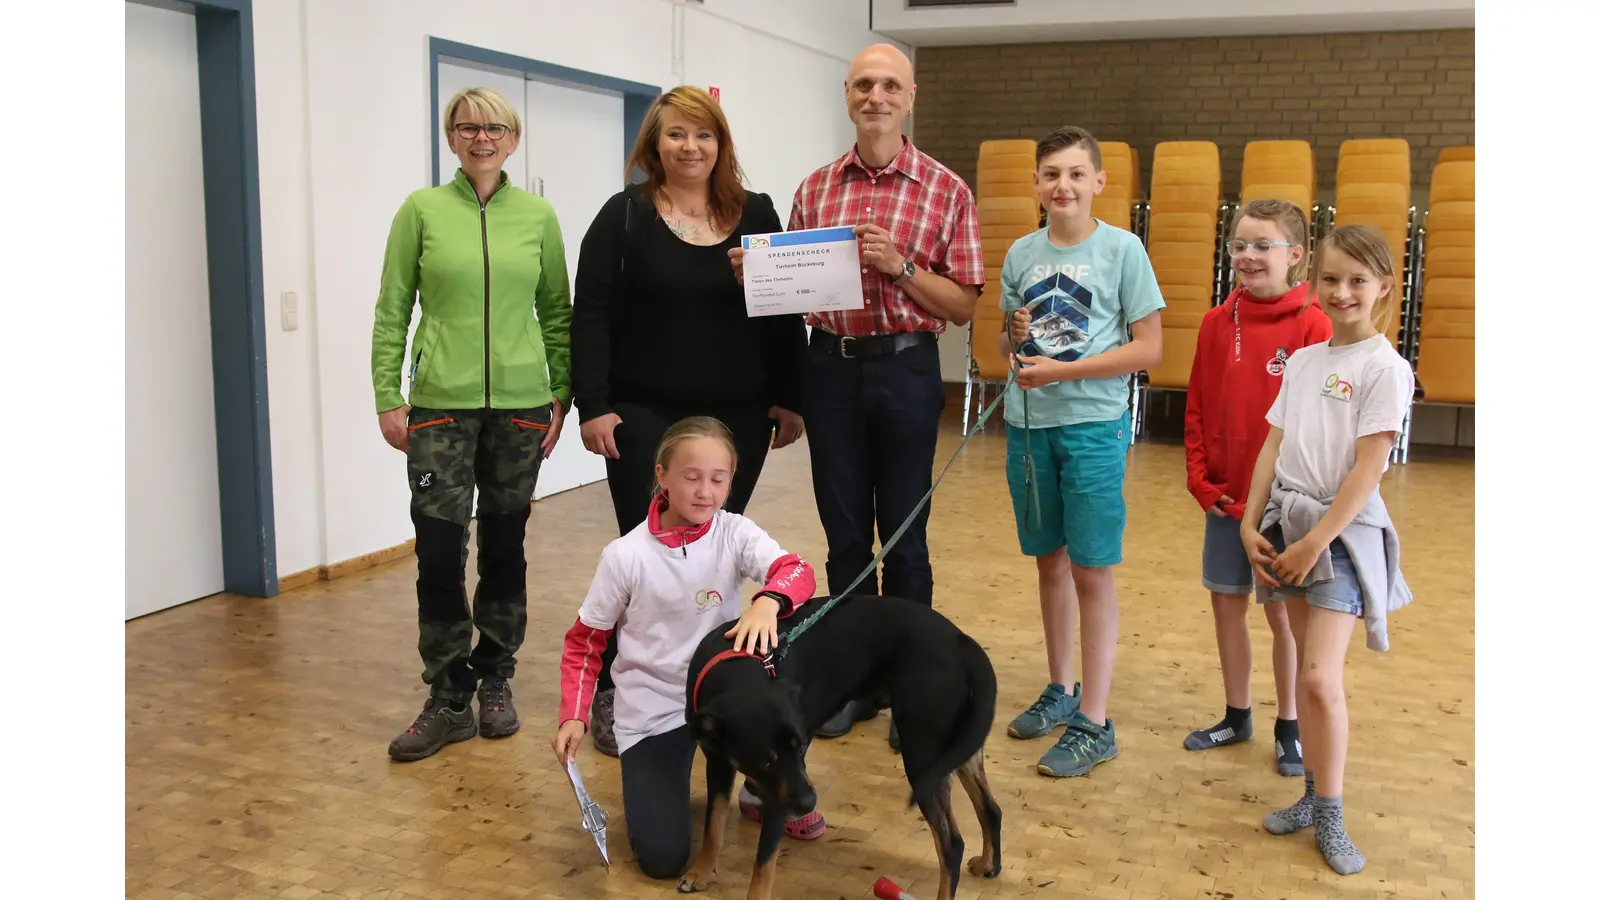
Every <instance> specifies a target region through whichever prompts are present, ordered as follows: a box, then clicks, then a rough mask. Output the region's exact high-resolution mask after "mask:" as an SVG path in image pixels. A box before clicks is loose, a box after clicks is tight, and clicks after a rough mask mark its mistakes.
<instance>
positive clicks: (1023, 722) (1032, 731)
mask: <svg viewBox="0 0 1600 900" xmlns="http://www.w3.org/2000/svg"><path fill="white" fill-rule="evenodd" d="M1082 688H1083V686H1082V685H1079V684H1074V685H1073V686H1072V693H1071V694H1068V693H1067V689H1066V688H1065V687H1063V686H1061V685H1059V684H1052V685H1050V686H1048V687H1046V688H1045V689H1044V693H1042V694H1040V695H1039V699H1037V700H1035V701H1033V705H1032V706H1030V707H1028V708H1027V710H1026V711H1024V712H1023V713H1022V715H1020V716H1017V717H1016V718H1015V719H1012V720H1011V727H1010V728H1007V729H1006V734H1009V735H1011V736H1012V737H1014V738H1021V739H1022V740H1025V741H1031V740H1033V739H1034V738H1040V737H1044V736H1045V735H1047V734H1049V733H1050V732H1052V731H1055V730H1056V729H1057V728H1060V727H1061V726H1063V725H1065V724H1067V722H1068V721H1070V720H1071V719H1072V714H1073V713H1075V712H1077V711H1078V694H1079V692H1080V691H1081V690H1082Z"/></svg>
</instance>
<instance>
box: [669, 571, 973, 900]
mask: <svg viewBox="0 0 1600 900" xmlns="http://www.w3.org/2000/svg"><path fill="white" fill-rule="evenodd" d="M823 602H825V599H824V598H817V599H815V600H812V601H810V602H809V603H808V604H806V606H804V607H801V609H800V611H799V613H798V614H797V615H795V616H794V617H793V618H792V619H790V620H787V621H785V622H784V623H783V629H782V631H783V632H784V633H786V632H787V629H789V628H793V627H794V626H795V625H796V624H798V622H799V621H800V620H804V619H805V618H806V615H807V613H808V612H810V611H811V610H813V609H816V608H820V607H821V605H822V603H823ZM725 630H726V629H723V628H718V629H716V630H715V631H713V632H712V633H711V634H709V635H707V636H706V638H705V640H703V641H701V642H700V646H699V648H698V649H697V650H696V651H695V654H694V658H693V659H692V660H691V661H690V663H689V691H688V696H687V707H688V708H687V716H688V721H689V730H690V733H691V734H692V735H693V736H694V738H695V740H696V741H697V742H698V743H699V745H700V749H701V751H702V752H703V753H704V754H705V758H706V786H707V802H706V823H705V835H704V840H703V842H702V844H701V847H700V851H699V852H698V853H697V854H695V856H694V859H693V861H692V862H691V864H690V867H689V871H688V872H687V873H686V874H685V875H684V876H683V878H682V880H681V881H680V882H679V883H678V890H679V891H683V892H689V891H699V890H704V889H705V888H706V887H707V885H708V884H709V882H710V879H711V874H712V873H713V872H714V871H716V868H717V862H718V856H719V853H720V851H721V849H722V842H723V829H724V827H725V826H726V824H727V819H728V803H729V798H730V796H731V794H732V793H733V783H734V777H735V772H736V771H737V772H740V773H743V774H744V775H745V776H747V777H748V778H749V780H750V781H751V783H752V784H753V786H754V787H755V790H756V793H757V795H758V796H759V797H760V798H761V803H762V810H763V815H762V822H761V838H760V842H759V844H758V847H757V849H756V864H755V872H754V875H753V876H752V878H751V882H750V889H749V893H748V897H749V898H752V900H766V898H768V897H770V896H771V894H772V885H773V880H774V877H775V875H776V871H777V854H778V844H779V841H780V840H781V838H782V837H783V825H784V820H785V818H786V816H787V815H790V814H794V815H803V814H805V813H808V812H810V811H811V810H812V809H814V808H815V807H816V802H817V795H816V792H815V790H813V789H812V786H811V782H810V779H809V778H808V777H807V775H806V765H805V751H806V748H807V746H808V745H809V744H810V742H811V736H812V735H813V734H814V733H815V732H816V730H817V729H818V728H820V727H821V726H822V724H823V723H824V722H825V721H827V719H828V717H829V716H830V715H832V714H833V713H834V712H836V711H837V710H838V709H839V708H840V707H841V706H843V705H844V703H845V701H847V700H851V699H858V698H859V699H865V700H868V701H869V702H875V701H880V700H882V699H883V698H887V700H888V705H889V707H890V708H891V709H893V711H894V721H895V723H896V725H897V726H898V727H899V731H900V745H901V750H900V752H901V758H902V761H903V763H904V765H905V773H906V780H907V781H909V782H910V784H911V801H912V802H913V803H915V804H916V805H917V806H918V807H920V808H921V810H922V815H923V818H925V819H926V820H927V822H928V827H929V828H930V829H931V830H932V831H933V840H934V845H935V846H936V847H937V848H938V857H939V862H940V867H939V868H940V873H939V875H940V877H939V900H950V898H952V897H954V896H955V892H956V885H957V883H958V882H959V881H960V877H961V856H962V853H963V851H964V849H965V846H964V844H963V841H962V839H961V832H960V830H959V829H958V828H957V827H956V820H955V816H954V810H952V809H951V807H950V779H951V776H952V775H956V776H958V777H960V779H961V785H962V787H964V788H965V789H966V792H967V796H968V797H969V798H971V800H972V805H973V807H974V808H975V809H976V810H977V814H978V822H979V823H980V824H981V827H982V829H983V855H982V856H979V857H976V858H974V859H973V860H972V862H971V863H970V865H969V867H968V868H969V869H970V871H971V872H972V873H973V874H975V875H983V876H984V877H988V878H993V877H994V876H996V875H998V874H999V873H1000V806H999V804H998V803H996V802H995V799H994V795H993V793H992V792H991V791H990V790H989V782H988V778H987V776H986V775H985V774H984V770H983V745H984V741H985V740H986V739H987V738H988V736H989V729H990V727H991V726H992V725H993V723H994V711H995V675H994V667H993V665H992V664H991V663H990V662H989V656H988V654H986V653H985V652H984V650H983V648H982V647H980V646H979V645H978V643H977V642H976V641H974V640H973V639H972V638H970V637H968V636H967V635H966V634H964V633H963V632H962V631H961V630H960V629H958V628H956V626H955V625H954V624H952V623H951V622H950V620H949V619H946V618H945V617H944V616H943V615H941V614H939V613H938V612H935V611H934V610H932V609H930V608H928V607H926V606H922V605H921V604H917V603H912V602H910V601H907V600H902V599H900V598H897V597H873V596H851V597H847V598H845V599H844V600H842V601H840V602H839V603H838V604H837V605H835V606H834V607H833V608H832V609H830V610H828V612H827V614H826V615H824V616H822V617H821V618H820V619H817V620H816V622H815V623H814V624H813V625H812V626H811V627H810V628H809V629H807V630H806V631H805V632H804V633H802V634H800V635H798V636H797V637H796V639H795V641H794V643H793V644H792V645H791V646H790V647H789V650H788V651H787V654H786V655H785V656H784V658H783V659H782V661H781V662H779V663H778V664H777V665H776V666H770V665H768V664H766V662H764V661H763V660H762V659H761V658H760V657H757V656H754V655H751V654H748V653H735V652H733V649H732V648H733V642H732V640H730V639H728V638H725V637H723V636H722V634H723V632H724V631H725Z"/></svg>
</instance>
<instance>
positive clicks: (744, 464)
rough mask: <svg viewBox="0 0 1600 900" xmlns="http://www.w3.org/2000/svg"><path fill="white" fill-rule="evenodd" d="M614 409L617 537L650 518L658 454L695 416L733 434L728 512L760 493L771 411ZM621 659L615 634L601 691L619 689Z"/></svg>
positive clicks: (609, 466)
mask: <svg viewBox="0 0 1600 900" xmlns="http://www.w3.org/2000/svg"><path fill="white" fill-rule="evenodd" d="M611 409H612V411H613V412H615V413H616V414H617V415H618V416H620V417H621V418H622V422H621V424H619V425H617V429H616V431H615V432H614V433H613V437H614V438H615V440H616V442H617V454H618V455H619V456H620V457H621V458H620V459H607V460H606V484H607V486H608V487H609V488H610V489H611V508H612V510H613V511H614V512H615V513H616V516H617V534H618V535H624V534H627V533H628V532H629V531H632V530H633V529H634V528H635V527H636V526H637V525H638V524H639V523H640V522H643V521H644V520H645V517H646V516H647V515H648V514H649V512H650V496H651V493H652V491H651V487H652V486H653V485H654V484H655V472H656V449H657V448H658V447H659V446H660V445H661V438H662V436H663V435H665V434H666V433H667V429H668V428H670V427H672V425H673V423H675V422H678V421H680V420H682V419H687V418H689V417H690V416H713V417H715V418H717V419H719V420H721V422H722V424H724V425H726V426H728V430H729V431H731V432H733V446H734V449H735V450H736V451H737V452H738V454H739V466H738V469H737V471H735V472H734V473H733V484H732V485H731V486H730V487H729V489H728V502H727V504H725V506H724V507H723V508H724V509H726V510H728V511H729V512H735V513H743V512H744V510H745V507H746V506H747V505H749V503H750V497H751V495H752V494H754V493H755V489H756V481H757V480H758V479H759V478H760V477H761V468H762V466H764V465H765V464H766V461H767V450H768V448H769V447H771V445H772V429H773V427H774V425H775V424H776V423H774V422H773V420H772V419H770V418H768V417H767V409H768V407H766V406H758V405H754V404H752V405H749V406H742V407H734V408H730V409H703V408H694V407H667V406H659V405H652V404H642V403H628V402H620V403H616V404H613V405H612V407H611ZM616 658H617V640H616V636H615V635H613V636H612V638H611V640H610V641H609V642H608V643H607V644H606V650H605V653H604V654H602V655H601V657H600V677H599V679H598V680H597V681H596V684H595V690H596V691H609V690H611V689H612V687H614V685H613V683H612V681H611V663H612V661H613V660H615V659H616Z"/></svg>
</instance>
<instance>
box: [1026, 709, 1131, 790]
mask: <svg viewBox="0 0 1600 900" xmlns="http://www.w3.org/2000/svg"><path fill="white" fill-rule="evenodd" d="M1116 756H1117V731H1116V727H1115V726H1114V725H1112V724H1111V720H1110V719H1109V718H1108V719H1106V724H1105V725H1104V726H1101V725H1096V724H1094V723H1093V722H1091V721H1089V719H1088V718H1087V717H1086V716H1084V714H1083V712H1082V711H1081V710H1079V711H1077V712H1074V713H1073V714H1072V720H1071V721H1069V722H1068V723H1067V730H1066V732H1065V733H1063V734H1062V735H1061V739H1060V740H1058V741H1056V745H1055V746H1054V747H1051V748H1050V752H1048V753H1046V754H1045V755H1044V756H1043V757H1041V758H1040V760H1039V774H1041V775H1050V776H1053V777H1055V778H1072V777H1074V776H1077V775H1087V774H1089V770H1090V769H1093V768H1094V767H1095V766H1098V765H1100V764H1101V763H1103V762H1110V761H1111V760H1113V759H1115V758H1116Z"/></svg>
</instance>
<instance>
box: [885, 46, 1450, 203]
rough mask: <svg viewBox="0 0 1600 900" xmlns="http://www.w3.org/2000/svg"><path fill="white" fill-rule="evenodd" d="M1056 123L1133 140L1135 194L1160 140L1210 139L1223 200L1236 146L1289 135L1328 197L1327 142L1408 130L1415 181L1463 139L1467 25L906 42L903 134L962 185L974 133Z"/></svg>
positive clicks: (1039, 131) (1235, 177)
mask: <svg viewBox="0 0 1600 900" xmlns="http://www.w3.org/2000/svg"><path fill="white" fill-rule="evenodd" d="M1064 124H1076V125H1082V126H1084V127H1087V128H1088V129H1089V130H1090V131H1092V132H1093V133H1094V134H1095V136H1096V137H1098V138H1101V139H1102V140H1121V141H1127V142H1129V143H1131V144H1133V145H1134V147H1136V148H1137V149H1138V151H1139V161H1140V164H1141V165H1142V166H1143V168H1144V172H1143V178H1144V184H1145V185H1146V189H1147V190H1148V185H1149V184H1150V160H1151V158H1152V156H1153V155H1154V152H1155V146H1156V144H1157V143H1158V142H1160V141H1167V140H1211V141H1215V142H1216V143H1217V145H1218V148H1219V149H1220V150H1221V153H1222V172H1223V189H1224V191H1225V192H1226V193H1227V194H1228V195H1229V196H1237V194H1238V191H1239V169H1240V166H1241V165H1242V163H1243V161H1244V145H1245V143H1246V142H1248V141H1251V140H1256V139H1263V140H1278V139H1300V140H1307V141H1310V142H1311V145H1312V148H1313V150H1314V151H1315V153H1316V158H1317V170H1318V174H1317V184H1318V188H1319V190H1320V191H1322V192H1323V193H1324V194H1325V195H1326V196H1325V197H1324V198H1323V199H1327V200H1331V199H1332V196H1331V193H1332V190H1333V185H1334V173H1335V171H1336V169H1337V166H1338V153H1339V144H1340V142H1341V141H1344V140H1346V139H1349V138H1367V137H1404V138H1406V139H1408V140H1409V141H1410V142H1411V148H1412V150H1411V166H1412V178H1413V182H1414V184H1415V185H1416V187H1417V188H1418V189H1424V188H1425V187H1426V185H1427V183H1428V177H1429V173H1430V172H1431V171H1432V169H1433V164H1434V158H1435V157H1436V156H1437V155H1438V152H1439V148H1441V147H1449V146H1453V145H1457V144H1471V143H1473V31H1472V29H1464V30H1450V31H1415V32H1389V33H1370V34H1335V35H1291V36H1282V37H1248V38H1186V39H1180V40H1153V41H1105V42H1092V43H1055V44H1010V45H1000V46H982V47H925V48H919V49H918V50H917V103H916V112H915V122H914V128H915V134H916V138H917V143H918V145H919V146H920V147H922V149H924V150H926V151H927V152H929V153H930V154H932V155H933V156H934V157H935V158H937V159H939V160H940V161H942V162H944V163H945V164H946V165H949V166H952V167H953V168H954V169H955V170H956V171H957V172H959V173H960V174H961V176H962V177H963V178H966V179H967V180H968V183H969V184H975V183H976V178H977V160H978V144H979V143H980V142H981V141H984V140H989V139H991V138H1018V137H1024V138H1038V137H1041V136H1043V135H1044V134H1045V133H1047V132H1048V131H1050V129H1052V128H1054V127H1056V126H1058V125H1064Z"/></svg>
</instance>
